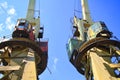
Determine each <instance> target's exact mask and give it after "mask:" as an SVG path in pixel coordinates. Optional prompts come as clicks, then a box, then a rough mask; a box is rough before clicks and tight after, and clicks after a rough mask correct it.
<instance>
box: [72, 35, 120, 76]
mask: <svg viewBox="0 0 120 80" xmlns="http://www.w3.org/2000/svg"><path fill="white" fill-rule="evenodd" d="M102 45H103V46H104V45H113V46H116V47H118V48H119V49H120V42H119V41H116V40H110V39H107V38H102V37H98V38H95V39H92V40H90V41H88V42H86V43H84V44H83V45H82V46H81V47H80V48H79V50H78V53H77V54H76V56H75V59H74V60H73V59H71V61H72V62H73V65H74V66H75V67H76V69H77V70H78V72H80V73H81V74H84V73H85V66H84V64H82V59H83V58H85V56H86V53H87V51H89V50H90V49H91V48H93V47H99V46H102ZM71 58H73V57H71ZM84 60H85V61H86V59H84Z"/></svg>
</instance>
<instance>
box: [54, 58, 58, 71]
mask: <svg viewBox="0 0 120 80" xmlns="http://www.w3.org/2000/svg"><path fill="white" fill-rule="evenodd" d="M53 62H54V63H53V69H54V70H56V65H57V62H58V58H56V57H55V58H54V60H53Z"/></svg>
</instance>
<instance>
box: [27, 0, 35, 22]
mask: <svg viewBox="0 0 120 80" xmlns="http://www.w3.org/2000/svg"><path fill="white" fill-rule="evenodd" d="M34 9H35V0H29V6H28V10H27V15H26V19H27V20H30V19H33V17H34Z"/></svg>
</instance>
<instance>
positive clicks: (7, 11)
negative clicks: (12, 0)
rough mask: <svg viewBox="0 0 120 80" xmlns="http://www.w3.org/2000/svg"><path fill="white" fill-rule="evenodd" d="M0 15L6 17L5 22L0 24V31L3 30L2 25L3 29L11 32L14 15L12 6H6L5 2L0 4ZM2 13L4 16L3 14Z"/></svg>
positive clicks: (14, 11) (13, 24)
mask: <svg viewBox="0 0 120 80" xmlns="http://www.w3.org/2000/svg"><path fill="white" fill-rule="evenodd" d="M0 12H1V13H0V15H3V16H7V17H5V21H4V22H2V24H0V30H3V27H2V26H3V25H4V26H5V29H7V30H10V31H11V30H12V29H13V28H14V26H15V20H14V18H15V15H16V10H15V9H14V7H13V6H11V5H8V3H7V2H3V3H0ZM3 13H4V14H3Z"/></svg>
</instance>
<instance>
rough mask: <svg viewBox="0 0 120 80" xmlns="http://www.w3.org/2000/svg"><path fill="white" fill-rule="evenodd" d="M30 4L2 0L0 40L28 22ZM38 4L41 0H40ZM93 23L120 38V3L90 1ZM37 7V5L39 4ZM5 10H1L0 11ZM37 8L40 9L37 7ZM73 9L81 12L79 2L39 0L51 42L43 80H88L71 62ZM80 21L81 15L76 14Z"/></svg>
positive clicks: (0, 4) (17, 0)
mask: <svg viewBox="0 0 120 80" xmlns="http://www.w3.org/2000/svg"><path fill="white" fill-rule="evenodd" d="M28 1H29V0H0V37H2V36H5V35H11V33H12V31H13V29H14V25H15V23H16V20H17V19H18V18H25V17H26V12H27V6H28ZM37 2H39V0H37ZM88 2H89V7H90V11H91V12H90V13H91V17H92V20H93V21H104V22H105V23H106V25H107V26H108V29H109V30H110V31H111V32H113V34H114V35H115V36H117V37H118V38H120V26H119V24H120V20H119V19H120V0H88ZM37 4H38V3H37ZM1 6H2V8H1ZM37 8H38V7H37ZM74 8H75V9H76V10H78V11H81V5H80V0H40V18H41V25H44V28H45V31H44V38H47V39H48V40H49V51H48V54H49V59H48V68H49V69H50V71H51V72H52V73H51V74H50V72H49V71H48V69H46V70H45V71H44V72H43V74H41V75H40V76H39V77H40V80H85V78H84V76H82V75H81V74H79V73H78V72H77V70H76V69H75V68H74V67H73V66H72V64H71V63H70V62H69V60H68V56H67V52H66V43H67V41H68V39H69V38H70V37H71V36H72V24H71V23H70V19H71V18H73V16H74ZM75 14H76V16H78V17H81V15H82V14H81V12H79V13H77V12H76V13H75Z"/></svg>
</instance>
